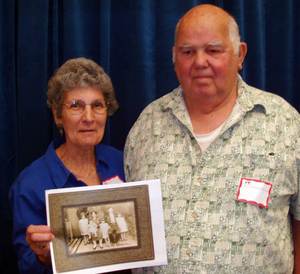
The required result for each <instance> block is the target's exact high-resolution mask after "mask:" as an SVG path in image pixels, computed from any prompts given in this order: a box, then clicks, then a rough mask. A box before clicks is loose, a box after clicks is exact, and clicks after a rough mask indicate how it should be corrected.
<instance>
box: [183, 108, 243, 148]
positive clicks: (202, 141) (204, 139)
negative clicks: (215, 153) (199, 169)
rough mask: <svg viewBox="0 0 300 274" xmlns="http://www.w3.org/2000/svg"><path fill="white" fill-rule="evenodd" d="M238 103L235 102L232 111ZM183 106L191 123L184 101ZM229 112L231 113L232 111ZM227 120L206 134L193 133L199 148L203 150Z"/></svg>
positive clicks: (216, 135)
mask: <svg viewBox="0 0 300 274" xmlns="http://www.w3.org/2000/svg"><path fill="white" fill-rule="evenodd" d="M237 105H238V102H236V103H235V105H234V107H233V109H232V112H233V111H234V110H235V108H236V107H237ZM184 106H185V110H186V113H187V115H188V117H189V120H190V123H191V124H192V122H191V119H190V115H189V112H188V110H187V107H186V104H185V102H184ZM232 112H231V113H232ZM226 121H227V120H225V122H224V123H223V124H222V125H220V126H219V127H218V128H216V129H215V130H214V131H212V132H210V133H207V134H195V136H196V140H197V142H198V144H199V146H200V148H201V150H202V151H205V150H206V149H207V148H208V146H209V145H210V144H211V143H212V142H213V141H214V140H215V139H216V138H217V137H218V135H219V133H220V132H221V130H222V127H223V126H224V124H225V123H226Z"/></svg>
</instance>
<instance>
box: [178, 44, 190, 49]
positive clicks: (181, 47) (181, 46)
mask: <svg viewBox="0 0 300 274" xmlns="http://www.w3.org/2000/svg"><path fill="white" fill-rule="evenodd" d="M191 47H192V45H191V44H182V45H179V49H185V48H191Z"/></svg>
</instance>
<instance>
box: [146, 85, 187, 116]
mask: <svg viewBox="0 0 300 274" xmlns="http://www.w3.org/2000/svg"><path fill="white" fill-rule="evenodd" d="M182 93H183V91H182V88H181V86H179V87H177V88H175V89H174V90H173V91H171V92H169V93H167V94H165V95H163V96H162V97H160V98H158V99H156V100H154V101H153V102H151V103H150V104H149V105H147V106H146V107H145V108H144V110H143V111H142V113H141V114H140V116H143V115H149V114H150V113H154V112H164V111H165V110H166V109H168V108H172V107H173V105H175V104H177V103H178V102H180V101H182V100H183V97H182Z"/></svg>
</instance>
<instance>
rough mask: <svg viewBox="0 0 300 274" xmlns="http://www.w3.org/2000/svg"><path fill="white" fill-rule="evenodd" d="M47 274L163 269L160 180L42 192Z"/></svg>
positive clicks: (163, 249)
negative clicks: (48, 255) (49, 268)
mask: <svg viewBox="0 0 300 274" xmlns="http://www.w3.org/2000/svg"><path fill="white" fill-rule="evenodd" d="M45 196H46V207H47V208H46V209H47V223H48V225H49V226H50V227H51V230H52V233H53V234H54V235H55V239H54V241H53V242H51V243H50V252H51V257H52V268H53V273H64V274H67V273H68V274H71V273H74V274H75V273H86V274H88V273H105V272H110V271H116V270H122V269H132V268H138V267H146V266H155V265H165V264H167V256H166V244H165V234H164V224H163V209H162V198H161V188H160V180H150V181H141V182H132V183H121V184H110V185H99V186H86V187H75V188H61V189H55V190H46V192H45Z"/></svg>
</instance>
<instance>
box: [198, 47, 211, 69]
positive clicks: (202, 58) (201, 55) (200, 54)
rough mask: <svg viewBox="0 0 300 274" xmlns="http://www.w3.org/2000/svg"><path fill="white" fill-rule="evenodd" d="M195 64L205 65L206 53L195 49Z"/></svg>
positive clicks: (206, 64)
mask: <svg viewBox="0 0 300 274" xmlns="http://www.w3.org/2000/svg"><path fill="white" fill-rule="evenodd" d="M195 66H196V67H199V68H201V67H207V66H208V62H207V54H206V53H205V52H204V51H197V52H196V54H195Z"/></svg>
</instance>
